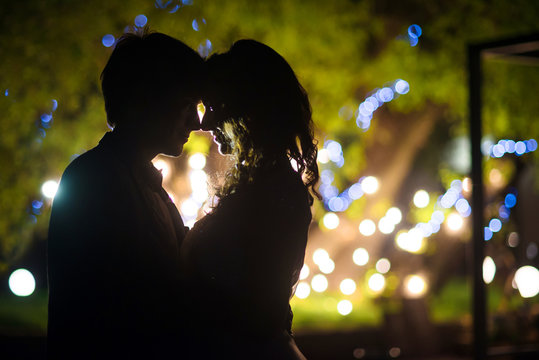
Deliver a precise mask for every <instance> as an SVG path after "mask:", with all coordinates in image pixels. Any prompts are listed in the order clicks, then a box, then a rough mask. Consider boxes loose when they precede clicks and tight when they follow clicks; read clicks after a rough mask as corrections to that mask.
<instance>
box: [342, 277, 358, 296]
mask: <svg viewBox="0 0 539 360" xmlns="http://www.w3.org/2000/svg"><path fill="white" fill-rule="evenodd" d="M339 288H340V289H341V292H342V293H343V294H344V295H352V294H353V293H354V292H355V291H356V282H355V281H354V280H352V279H344V280H343V281H341V284H340V286H339Z"/></svg>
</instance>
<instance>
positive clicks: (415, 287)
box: [404, 275, 427, 298]
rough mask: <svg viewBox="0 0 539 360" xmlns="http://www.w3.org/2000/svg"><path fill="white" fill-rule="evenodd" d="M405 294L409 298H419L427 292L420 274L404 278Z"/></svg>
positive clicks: (425, 284)
mask: <svg viewBox="0 0 539 360" xmlns="http://www.w3.org/2000/svg"><path fill="white" fill-rule="evenodd" d="M404 287H405V290H406V291H405V293H406V296H407V297H409V298H419V297H421V296H423V295H425V293H426V292H427V283H426V281H425V279H424V278H423V277H422V276H420V275H409V276H407V277H406V278H405V279H404Z"/></svg>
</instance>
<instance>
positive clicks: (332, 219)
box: [322, 212, 339, 230]
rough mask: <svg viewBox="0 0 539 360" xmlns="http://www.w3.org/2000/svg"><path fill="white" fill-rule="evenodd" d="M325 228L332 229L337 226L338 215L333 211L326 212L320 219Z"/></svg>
mask: <svg viewBox="0 0 539 360" xmlns="http://www.w3.org/2000/svg"><path fill="white" fill-rule="evenodd" d="M322 222H323V223H324V226H325V227H326V229H329V230H333V229H336V228H337V227H338V226H339V216H338V215H337V214H335V213H332V212H328V213H327V214H326V215H324V218H323V219H322Z"/></svg>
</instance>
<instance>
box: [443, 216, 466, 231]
mask: <svg viewBox="0 0 539 360" xmlns="http://www.w3.org/2000/svg"><path fill="white" fill-rule="evenodd" d="M462 225H464V219H463V218H462V216H460V215H459V214H457V213H451V214H449V216H448V217H447V227H448V228H449V230H451V231H459V230H460V229H462Z"/></svg>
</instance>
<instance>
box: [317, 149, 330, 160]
mask: <svg viewBox="0 0 539 360" xmlns="http://www.w3.org/2000/svg"><path fill="white" fill-rule="evenodd" d="M317 159H318V162H319V163H321V164H327V163H328V162H329V151H328V150H327V149H320V150H318V157H317Z"/></svg>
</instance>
